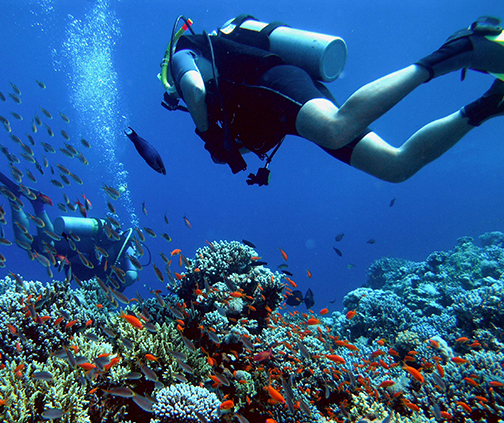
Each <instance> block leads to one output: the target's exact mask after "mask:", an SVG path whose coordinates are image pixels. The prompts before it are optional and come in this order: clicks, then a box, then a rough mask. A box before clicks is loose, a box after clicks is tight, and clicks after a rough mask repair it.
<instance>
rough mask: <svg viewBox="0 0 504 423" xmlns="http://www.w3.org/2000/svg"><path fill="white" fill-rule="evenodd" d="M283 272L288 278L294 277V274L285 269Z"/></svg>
mask: <svg viewBox="0 0 504 423" xmlns="http://www.w3.org/2000/svg"><path fill="white" fill-rule="evenodd" d="M281 272H282V273H284V274H286V275H287V276H294V274H293V273H292V272H289V271H288V270H285V269H282V270H281Z"/></svg>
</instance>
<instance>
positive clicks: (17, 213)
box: [9, 201, 33, 245]
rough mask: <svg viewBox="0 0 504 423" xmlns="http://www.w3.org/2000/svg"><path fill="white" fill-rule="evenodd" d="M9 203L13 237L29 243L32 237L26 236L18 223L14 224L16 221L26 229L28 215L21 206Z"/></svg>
mask: <svg viewBox="0 0 504 423" xmlns="http://www.w3.org/2000/svg"><path fill="white" fill-rule="evenodd" d="M9 205H10V209H11V212H12V228H13V230H14V238H15V239H16V240H17V241H20V242H23V243H28V244H30V245H31V243H32V242H33V238H29V237H28V236H26V235H25V233H24V232H23V231H22V230H21V228H20V227H19V226H18V225H16V222H17V223H19V225H21V226H22V227H24V228H26V229H28V228H29V227H30V220H29V219H28V216H27V215H26V213H25V211H24V210H23V208H22V207H19V208H18V207H15V206H13V205H12V203H11V202H10V201H9Z"/></svg>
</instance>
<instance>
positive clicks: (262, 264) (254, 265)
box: [249, 261, 268, 267]
mask: <svg viewBox="0 0 504 423" xmlns="http://www.w3.org/2000/svg"><path fill="white" fill-rule="evenodd" d="M267 264H268V263H267V262H265V261H253V262H251V263H250V264H249V266H252V267H256V266H266V265H267Z"/></svg>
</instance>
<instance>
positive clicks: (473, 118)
mask: <svg viewBox="0 0 504 423" xmlns="http://www.w3.org/2000/svg"><path fill="white" fill-rule="evenodd" d="M461 113H462V116H464V117H467V118H468V119H469V121H468V123H469V125H472V126H480V125H481V124H482V123H483V122H485V121H486V120H488V119H490V118H493V117H496V116H503V115H504V81H501V80H500V79H496V80H495V81H494V83H493V84H492V86H491V87H490V89H489V90H488V91H487V92H486V93H485V94H483V96H482V97H480V98H478V99H477V100H476V101H474V102H472V103H470V104H468V105H467V106H465V107H463V108H462V110H461Z"/></svg>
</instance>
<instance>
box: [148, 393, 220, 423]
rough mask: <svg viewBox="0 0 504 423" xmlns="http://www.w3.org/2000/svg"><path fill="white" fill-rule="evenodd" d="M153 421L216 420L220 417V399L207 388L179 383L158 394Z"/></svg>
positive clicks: (191, 421) (161, 422)
mask: <svg viewBox="0 0 504 423" xmlns="http://www.w3.org/2000/svg"><path fill="white" fill-rule="evenodd" d="M156 401H157V402H156V404H154V405H153V407H152V411H153V414H154V419H153V420H151V422H152V423H199V422H202V421H207V422H208V423H212V422H215V421H216V420H217V419H218V418H219V413H218V411H219V405H220V403H221V402H220V401H219V399H218V398H217V395H215V394H214V393H212V392H210V391H209V390H208V389H206V388H200V387H199V386H192V385H189V384H187V383H179V384H176V385H171V386H168V387H166V388H163V389H161V390H160V391H159V392H158V393H157V394H156Z"/></svg>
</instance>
